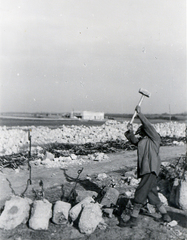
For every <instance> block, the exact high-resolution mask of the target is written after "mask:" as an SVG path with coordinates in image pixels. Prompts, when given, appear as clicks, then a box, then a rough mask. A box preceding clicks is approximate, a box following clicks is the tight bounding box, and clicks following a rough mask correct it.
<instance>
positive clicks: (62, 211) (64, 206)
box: [52, 201, 71, 224]
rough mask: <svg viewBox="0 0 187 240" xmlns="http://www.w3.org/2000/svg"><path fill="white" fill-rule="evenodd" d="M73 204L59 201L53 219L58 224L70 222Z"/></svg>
mask: <svg viewBox="0 0 187 240" xmlns="http://www.w3.org/2000/svg"><path fill="white" fill-rule="evenodd" d="M70 208H71V204H70V203H68V202H63V201H57V202H56V203H55V205H54V208H53V217H52V221H53V222H54V223H56V224H66V223H67V222H68V215H69V210H70Z"/></svg>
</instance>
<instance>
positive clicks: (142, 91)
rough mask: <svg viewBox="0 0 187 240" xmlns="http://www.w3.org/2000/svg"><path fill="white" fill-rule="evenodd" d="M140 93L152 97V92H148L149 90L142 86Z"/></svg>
mask: <svg viewBox="0 0 187 240" xmlns="http://www.w3.org/2000/svg"><path fill="white" fill-rule="evenodd" d="M139 93H141V94H142V95H144V96H146V97H150V96H151V93H150V92H148V91H147V90H145V89H143V88H140V90H139Z"/></svg>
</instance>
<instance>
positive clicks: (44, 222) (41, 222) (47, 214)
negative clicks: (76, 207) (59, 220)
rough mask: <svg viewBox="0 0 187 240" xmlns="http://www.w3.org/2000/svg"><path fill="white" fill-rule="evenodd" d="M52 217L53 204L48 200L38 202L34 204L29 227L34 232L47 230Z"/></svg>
mask: <svg viewBox="0 0 187 240" xmlns="http://www.w3.org/2000/svg"><path fill="white" fill-rule="evenodd" d="M51 217H52V204H51V203H50V202H49V201H48V200H47V199H43V200H36V201H34V203H33V207H32V211H31V218H30V220H29V227H30V228H32V229H34V230H47V229H48V225H49V219H50V218H51Z"/></svg>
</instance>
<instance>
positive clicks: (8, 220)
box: [0, 196, 32, 230]
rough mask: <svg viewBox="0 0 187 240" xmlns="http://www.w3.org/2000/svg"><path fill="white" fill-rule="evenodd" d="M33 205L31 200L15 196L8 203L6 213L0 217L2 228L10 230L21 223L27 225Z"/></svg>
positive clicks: (0, 226)
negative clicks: (31, 205)
mask: <svg viewBox="0 0 187 240" xmlns="http://www.w3.org/2000/svg"><path fill="white" fill-rule="evenodd" d="M31 203H32V201H31V200H30V199H28V198H22V197H18V196H13V197H12V198H11V199H10V200H9V201H6V203H5V208H4V211H3V212H2V214H1V216H0V228H3V229H6V230H10V229H13V228H15V227H17V226H18V225H20V224H21V223H26V222H27V220H28V218H29V212H30V204H31Z"/></svg>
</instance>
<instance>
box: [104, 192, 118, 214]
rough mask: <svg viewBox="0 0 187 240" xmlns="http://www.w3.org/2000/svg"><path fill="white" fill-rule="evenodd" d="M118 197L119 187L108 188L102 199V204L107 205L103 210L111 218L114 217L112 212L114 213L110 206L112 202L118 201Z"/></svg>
mask: <svg viewBox="0 0 187 240" xmlns="http://www.w3.org/2000/svg"><path fill="white" fill-rule="evenodd" d="M118 197H119V192H118V190H117V189H115V188H108V189H107V191H106V193H105V195H104V197H103V199H102V201H101V205H102V206H105V207H107V208H105V209H103V212H105V213H106V214H108V215H109V217H110V218H111V217H112V213H113V208H110V207H111V205H112V204H113V205H115V204H116V203H117V200H118Z"/></svg>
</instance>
